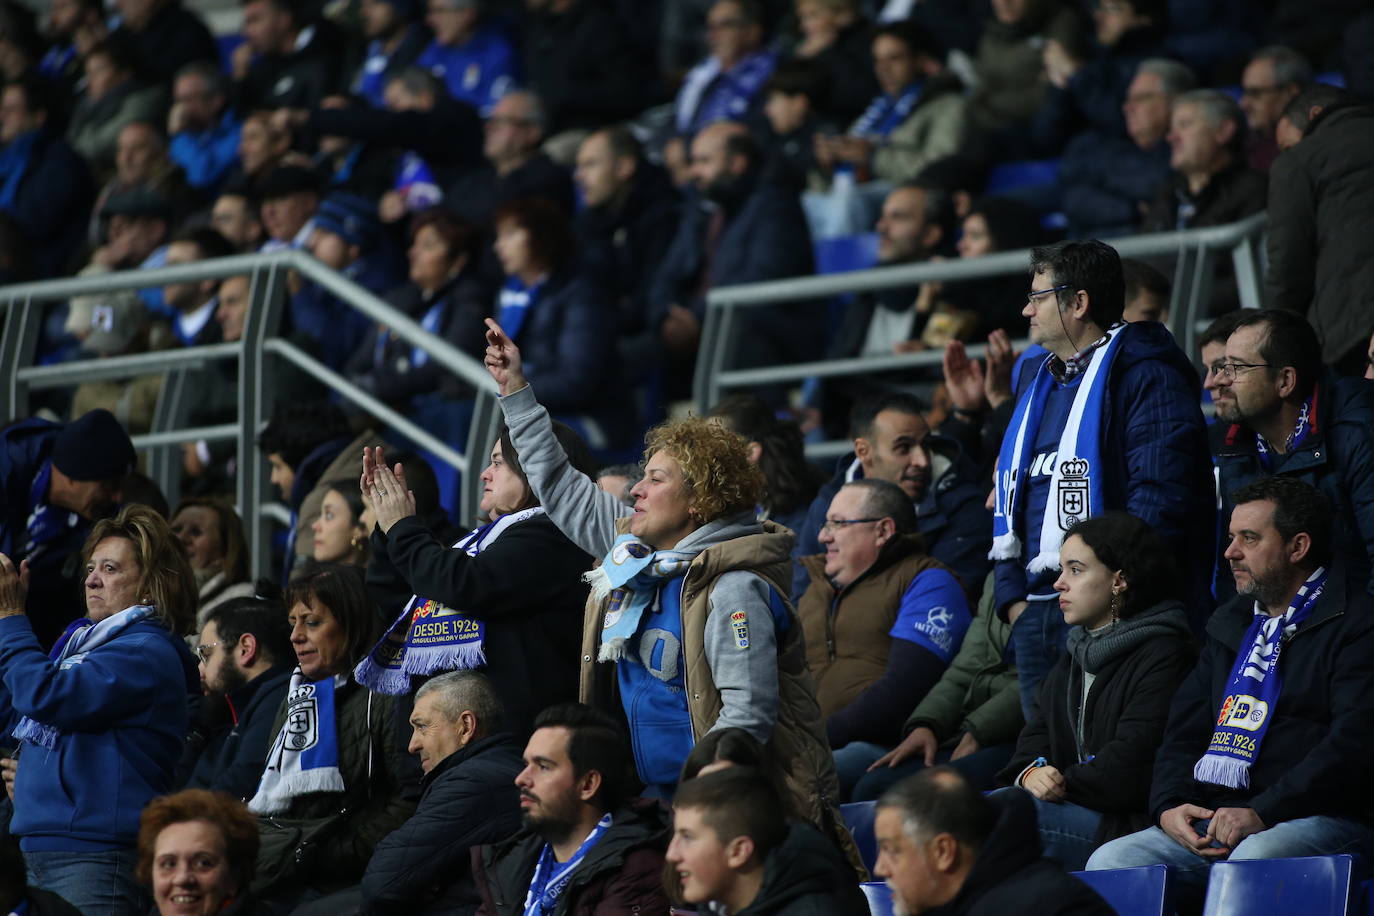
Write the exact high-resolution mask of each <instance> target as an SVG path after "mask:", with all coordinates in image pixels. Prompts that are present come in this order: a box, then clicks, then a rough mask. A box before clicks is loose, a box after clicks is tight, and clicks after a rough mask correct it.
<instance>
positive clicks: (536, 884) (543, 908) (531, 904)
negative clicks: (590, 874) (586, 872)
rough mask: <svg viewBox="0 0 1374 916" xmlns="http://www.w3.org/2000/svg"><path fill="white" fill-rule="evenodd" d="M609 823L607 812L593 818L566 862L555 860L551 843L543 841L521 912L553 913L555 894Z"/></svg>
mask: <svg viewBox="0 0 1374 916" xmlns="http://www.w3.org/2000/svg"><path fill="white" fill-rule="evenodd" d="M610 827H611V815H610V812H607V813H606V814H604V815H602V817H601V820H599V821H597V822H596V826H595V827H593V828H592V832H591V833H589V834H587V838H586V839H585V840H583V841H582V845H581V846H579V847H577V852H575V853H573V854H572V857H571V858H569V859H568V861H566V862H555V861H554V860H553V847H552V846H550V845H549V844H548V843H545V844H544V850H543V852H541V853H539V862H538V863H537V864H536V865H535V866H534V877H533V878H532V879H531V880H530V889H529V893H527V894H526V895H525V912H524V916H544V914H546V913H552V912H553V911H554V910H555V909H556V908H557V907H558V898H559V897H561V896H563V891H565V890H566V889H567V887H568V881H570V880H571V879H572V876H573V872H575V871H577V867H578V866H579V865H581V864H582V860H583V859H585V858H586V857H587V853H589V852H591V849H592V847H593V846H595V845H596V844H597V842H598V841H599V840H600V839H601V837H602V835H604V834H605V833H606V831H607V830H609V829H610Z"/></svg>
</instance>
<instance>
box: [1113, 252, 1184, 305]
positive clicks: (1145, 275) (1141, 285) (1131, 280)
mask: <svg viewBox="0 0 1374 916" xmlns="http://www.w3.org/2000/svg"><path fill="white" fill-rule="evenodd" d="M1121 278H1122V281H1123V283H1124V284H1125V287H1124V288H1125V294H1124V301H1125V302H1130V301H1131V300H1133V299H1135V297H1136V296H1139V295H1140V294H1141V293H1142V292H1144V293H1149V294H1150V295H1152V296H1157V297H1159V298H1160V299H1161V300H1163V302H1164V304H1165V305H1168V304H1169V296H1170V295H1171V294H1172V293H1173V291H1174V285H1173V284H1172V283H1170V282H1169V278H1168V277H1166V276H1164V274H1163V273H1162V272H1161V271H1160V270H1159V269H1158V268H1156V267H1155V266H1154V265H1153V264H1147V263H1146V262H1144V261H1140V260H1137V259H1136V258H1122V259H1121Z"/></svg>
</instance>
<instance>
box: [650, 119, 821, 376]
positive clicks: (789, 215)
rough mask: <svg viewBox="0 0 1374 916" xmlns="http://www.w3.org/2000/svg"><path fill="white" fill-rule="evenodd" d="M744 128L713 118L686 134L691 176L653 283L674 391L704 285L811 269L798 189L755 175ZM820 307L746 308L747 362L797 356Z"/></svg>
mask: <svg viewBox="0 0 1374 916" xmlns="http://www.w3.org/2000/svg"><path fill="white" fill-rule="evenodd" d="M761 165H762V162H761V160H760V153H759V149H758V146H757V145H756V144H755V143H754V140H753V139H752V138H751V137H750V135H749V129H748V128H747V127H745V126H744V125H743V124H741V123H739V122H736V121H717V122H715V123H713V124H711V125H710V126H708V127H705V128H703V129H702V130H701V132H700V133H698V134H697V135H696V137H695V138H693V140H692V146H691V175H692V186H693V187H694V188H695V190H696V191H697V193H698V194H699V197H698V199H697V200H695V201H692V202H690V203H688V205H687V206H686V207H684V208H683V213H682V219H681V221H680V222H679V223H678V229H677V235H676V236H675V237H674V238H673V242H672V244H671V245H670V246H669V248H668V253H667V254H666V255H665V256H664V258H663V261H662V263H660V264H659V267H658V271H657V272H656V273H655V275H654V279H653V282H652V283H651V284H650V287H649V303H650V308H651V309H653V310H654V318H653V319H652V320H651V326H656V327H657V328H658V333H659V338H660V341H661V343H662V346H663V348H664V350H665V352H666V357H667V361H666V365H665V367H664V371H665V373H666V374H667V376H668V378H667V382H668V387H669V391H670V393H673V394H679V393H683V392H685V390H686V389H687V387H688V385H689V383H690V380H691V367H692V364H693V362H694V360H695V358H696V351H697V345H698V343H699V342H700V337H701V325H702V321H703V320H704V317H705V312H706V295H707V293H709V292H710V291H711V290H712V289H715V288H716V287H718V286H733V285H735V284H739V283H757V282H761V281H764V280H776V279H779V278H782V277H794V276H799V275H803V274H808V273H810V272H811V271H812V269H813V261H812V255H811V238H810V234H809V233H808V232H807V229H806V219H805V217H804V216H803V214H802V210H801V204H800V203H799V202H798V200H797V195H796V193H795V192H794V191H792V190H790V189H788V188H786V187H784V186H780V185H775V184H773V183H770V182H767V181H763V180H761V178H760V171H761ZM819 317H820V316H819V314H818V313H817V310H816V309H815V308H813V307H811V306H810V305H809V304H806V303H793V304H789V305H783V306H769V307H766V308H755V309H749V310H747V312H746V313H745V315H744V316H743V317H742V318H741V319H740V323H741V324H742V325H743V327H742V328H740V329H739V331H738V333H739V335H740V336H741V337H742V338H745V339H748V340H749V342H750V346H749V348H748V351H749V352H748V354H747V359H748V360H749V362H750V364H751V365H771V364H776V363H788V362H796V361H798V360H800V359H804V358H807V357H808V356H815V355H818V354H817V353H814V352H812V351H813V350H814V349H816V347H815V344H816V343H818V342H819V340H820V339H821V335H820V334H819V333H813V331H817V330H818V328H815V327H814V319H819Z"/></svg>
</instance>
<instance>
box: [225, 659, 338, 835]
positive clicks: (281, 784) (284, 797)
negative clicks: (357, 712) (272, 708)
mask: <svg viewBox="0 0 1374 916" xmlns="http://www.w3.org/2000/svg"><path fill="white" fill-rule="evenodd" d="M337 686H338V684H337V683H336V679H335V678H334V677H328V676H326V677H322V678H320V679H319V680H318V681H308V680H306V679H305V675H304V674H303V673H302V672H301V669H300V667H299V666H297V668H296V670H295V671H293V672H291V686H290V687H289V688H288V689H287V691H286V721H285V722H283V723H282V727H281V731H280V732H278V733H277V737H276V740H275V741H273V742H272V748H271V750H269V751H268V752H267V766H266V768H265V769H264V770H263V772H262V779H261V780H259V782H258V791H257V794H256V795H254V796H253V800H252V801H250V802H249V803H248V810H250V811H252V812H253V813H254V814H282V813H284V812H285V811H286V810H287V809H288V808H290V806H291V799H293V798H295V797H296V796H298V795H306V794H309V793H311V792H342V791H343V790H344V788H345V787H344V780H343V774H342V773H340V772H339V735H338V722H337V720H336V718H335V714H334V690H335V688H336V687H337Z"/></svg>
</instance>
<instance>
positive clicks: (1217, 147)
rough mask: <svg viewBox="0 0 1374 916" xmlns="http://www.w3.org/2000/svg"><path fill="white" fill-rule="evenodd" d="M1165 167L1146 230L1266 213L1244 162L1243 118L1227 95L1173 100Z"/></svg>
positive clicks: (1202, 93) (1260, 179)
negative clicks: (1166, 177)
mask: <svg viewBox="0 0 1374 916" xmlns="http://www.w3.org/2000/svg"><path fill="white" fill-rule="evenodd" d="M1168 139H1169V149H1170V156H1169V165H1170V167H1172V168H1173V174H1172V175H1171V176H1170V178H1169V180H1168V181H1166V182H1164V183H1163V184H1162V185H1161V186H1160V188H1159V189H1158V192H1157V193H1156V194H1155V199H1154V201H1153V202H1152V203H1151V205H1150V209H1149V210H1148V211H1147V212H1146V214H1145V220H1144V223H1143V228H1144V229H1145V231H1147V232H1150V231H1156V232H1158V231H1166V230H1169V229H1195V228H1199V227H1202V226H1223V225H1225V224H1227V223H1234V222H1236V221H1237V220H1240V219H1244V218H1245V217H1247V216H1250V215H1251V214H1253V213H1259V212H1260V211H1261V210H1263V209H1264V197H1265V190H1266V188H1265V184H1266V182H1265V180H1264V176H1263V175H1261V174H1260V173H1259V172H1256V171H1255V170H1253V169H1251V168H1250V166H1249V165H1248V164H1247V163H1246V161H1245V114H1244V112H1242V111H1241V109H1240V106H1239V105H1237V104H1236V103H1235V102H1234V101H1232V100H1231V97H1230V96H1228V95H1227V94H1226V93H1224V92H1221V91H1219V90H1217V89H1194V90H1193V91H1191V92H1185V93H1183V94H1182V95H1180V96H1179V97H1178V98H1176V99H1174V106H1173V110H1172V113H1171V115H1170V126H1169V138H1168Z"/></svg>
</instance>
